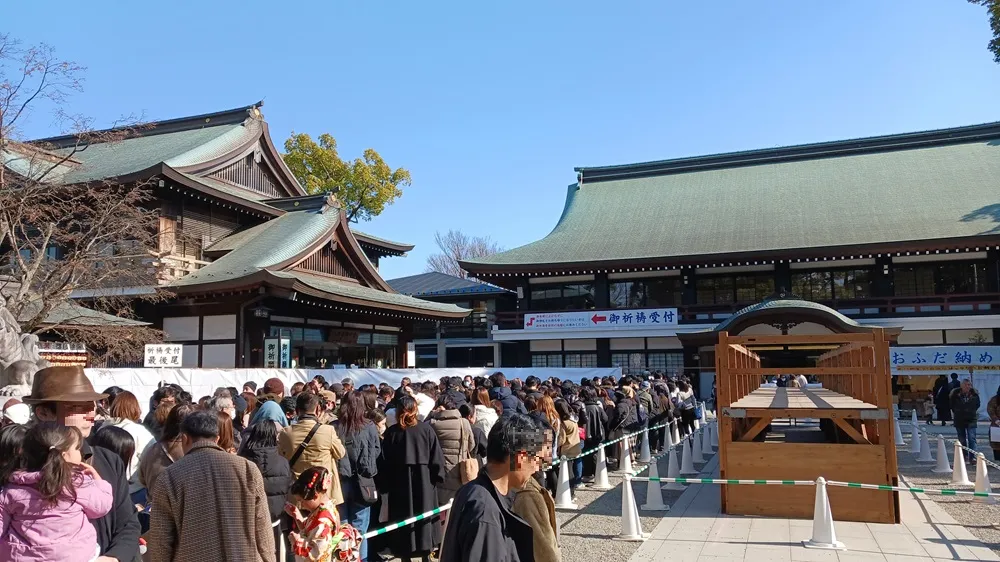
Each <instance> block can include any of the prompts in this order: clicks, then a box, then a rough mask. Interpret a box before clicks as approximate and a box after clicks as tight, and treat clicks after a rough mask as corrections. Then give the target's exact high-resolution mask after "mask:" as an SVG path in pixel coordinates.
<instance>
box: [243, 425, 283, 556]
mask: <svg viewBox="0 0 1000 562" xmlns="http://www.w3.org/2000/svg"><path fill="white" fill-rule="evenodd" d="M238 454H239V456H241V457H243V458H245V459H247V460H248V461H250V462H252V463H254V464H255V465H257V468H258V469H260V475H261V476H262V477H263V478H264V493H265V494H267V511H268V513H269V514H270V516H271V523H272V524H273V523H274V522H275V521H279V520H282V519H283V518H282V516H281V515H282V513H283V510H284V507H285V502H286V501H287V496H288V490H289V488H291V486H292V470H291V468H289V466H288V459H286V458H285V457H283V456H281V455H280V454H278V427H277V426H276V425H275V424H274V422H271V421H267V420H264V421H260V422H257V423H255V424H254V425H251V426H250V428H249V429H248V430H247V433H246V435H245V436H244V438H243V443H242V445H241V446H240V450H239V453H238ZM285 530H286V531H287V530H288V529H285ZM282 540H283V536H282V529H281V527H279V526H275V527H274V545H275V548H276V549H279V551H280V547H279V545H280V544H281V541H282ZM276 556H277V554H276Z"/></svg>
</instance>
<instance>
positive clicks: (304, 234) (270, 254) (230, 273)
mask: <svg viewBox="0 0 1000 562" xmlns="http://www.w3.org/2000/svg"><path fill="white" fill-rule="evenodd" d="M338 220H339V215H338V214H337V213H334V212H329V213H323V212H321V211H319V210H309V211H296V212H293V213H285V214H284V215H282V216H280V217H278V218H276V219H272V220H270V221H268V222H266V223H263V224H260V225H257V226H255V227H253V228H251V229H249V230H247V231H244V232H243V233H240V234H242V235H243V236H244V237H243V239H242V240H241V241H239V244H238V245H236V246H235V247H234V249H233V250H232V251H230V252H229V253H228V254H226V255H224V256H222V257H221V258H219V259H217V260H215V261H213V262H212V263H210V264H208V265H206V266H205V267H203V268H201V269H199V270H198V271H195V272H194V273H190V274H188V275H186V276H184V277H182V278H180V279H178V280H177V281H174V282H173V283H171V286H175V287H179V286H185V285H196V284H198V283H215V282H219V281H226V280H229V279H238V278H240V277H244V276H246V275H249V274H252V273H256V272H257V271H259V270H261V269H267V268H269V267H272V266H275V265H277V264H280V263H281V262H283V261H285V260H289V259H291V258H294V257H295V256H297V255H299V254H300V253H302V252H304V251H305V250H306V249H308V248H309V246H310V245H312V244H313V243H315V242H316V241H317V239H319V238H320V237H321V236H324V235H325V234H327V233H329V232H330V230H331V229H332V228H333V227H334V226H336V225H337V221H338ZM238 235H239V234H238ZM212 249H213V250H214V249H216V248H215V247H214V246H213V247H212Z"/></svg>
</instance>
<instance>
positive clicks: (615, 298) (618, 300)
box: [609, 281, 632, 308]
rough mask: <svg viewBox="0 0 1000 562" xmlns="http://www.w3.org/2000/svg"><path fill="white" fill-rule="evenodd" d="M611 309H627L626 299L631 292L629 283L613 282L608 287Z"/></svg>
mask: <svg viewBox="0 0 1000 562" xmlns="http://www.w3.org/2000/svg"><path fill="white" fill-rule="evenodd" d="M610 290H611V291H610V295H609V296H610V304H611V308H628V306H629V304H628V302H629V301H628V297H629V293H630V292H631V291H632V282H631V281H613V282H612V283H611V285H610Z"/></svg>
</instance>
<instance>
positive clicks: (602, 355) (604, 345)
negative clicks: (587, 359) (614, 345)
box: [597, 338, 611, 367]
mask: <svg viewBox="0 0 1000 562" xmlns="http://www.w3.org/2000/svg"><path fill="white" fill-rule="evenodd" d="M597 366H598V367H610V366H611V340H610V339H608V338H597Z"/></svg>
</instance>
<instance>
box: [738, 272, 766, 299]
mask: <svg viewBox="0 0 1000 562" xmlns="http://www.w3.org/2000/svg"><path fill="white" fill-rule="evenodd" d="M735 284H736V302H740V303H754V302H759V301H762V300H764V299H765V298H767V297H769V296H770V295H771V294H772V293H774V276H773V275H772V274H770V273H765V274H759V275H737V276H736V277H735Z"/></svg>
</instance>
